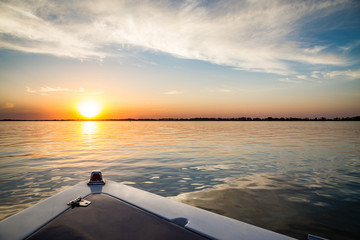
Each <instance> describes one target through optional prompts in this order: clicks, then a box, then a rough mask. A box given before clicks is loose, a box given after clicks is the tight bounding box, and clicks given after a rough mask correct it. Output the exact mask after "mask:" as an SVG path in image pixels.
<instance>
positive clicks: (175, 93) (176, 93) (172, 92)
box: [164, 90, 182, 95]
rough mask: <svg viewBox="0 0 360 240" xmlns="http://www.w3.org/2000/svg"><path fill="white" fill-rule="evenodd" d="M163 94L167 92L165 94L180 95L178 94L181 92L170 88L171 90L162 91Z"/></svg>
mask: <svg viewBox="0 0 360 240" xmlns="http://www.w3.org/2000/svg"><path fill="white" fill-rule="evenodd" d="M164 94H167V95H180V94H182V92H180V91H177V90H172V91H168V92H164Z"/></svg>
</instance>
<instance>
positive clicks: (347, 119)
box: [0, 116, 360, 122]
mask: <svg viewBox="0 0 360 240" xmlns="http://www.w3.org/2000/svg"><path fill="white" fill-rule="evenodd" d="M0 121H220V122H221V121H223V122H224V121H233V122H250V121H255V122H259V121H267V122H271V121H278V122H284V121H360V116H355V117H342V118H340V117H336V118H325V117H321V118H295V117H280V118H277V117H267V118H251V117H239V118H203V117H196V118H124V119H1V120H0Z"/></svg>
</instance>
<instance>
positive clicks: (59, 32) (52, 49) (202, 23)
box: [0, 0, 360, 119]
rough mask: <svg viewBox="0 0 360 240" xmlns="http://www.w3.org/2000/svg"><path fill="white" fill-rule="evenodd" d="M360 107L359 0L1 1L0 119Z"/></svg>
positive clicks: (313, 113) (347, 111) (328, 112)
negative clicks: (86, 104) (90, 109)
mask: <svg viewBox="0 0 360 240" xmlns="http://www.w3.org/2000/svg"><path fill="white" fill-rule="evenodd" d="M84 100H92V101H97V102H99V103H101V105H102V112H101V113H100V115H98V116H97V118H102V119H110V118H191V117H224V118H228V117H269V116H271V117H310V118H313V117H328V118H333V117H352V116H359V115H360V2H359V1H351V0H349V1H348V0H331V1H326V0H322V1H317V0H312V1H306V0H304V1H290V0H289V1H283V0H272V1H268V0H263V1H260V0H252V1H250V0H221V1H216V0H198V1H187V0H184V1H182V0H179V1H175V0H158V1H150V0H143V1H138V0H129V1H126V0H121V1H115V0H102V1H95V0H93V1H82V0H77V1H75V0H62V1H48V0H37V1H34V0H27V1H17V0H12V1H7V0H0V119H78V118H82V116H81V115H80V114H79V113H78V110H77V107H76V106H77V105H78V104H79V102H82V101H84Z"/></svg>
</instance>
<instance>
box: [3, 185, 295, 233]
mask: <svg viewBox="0 0 360 240" xmlns="http://www.w3.org/2000/svg"><path fill="white" fill-rule="evenodd" d="M95 193H103V194H108V195H110V196H113V197H115V198H117V199H120V200H122V201H125V202H127V203H129V204H131V205H134V206H136V207H138V208H141V209H143V210H145V211H147V212H150V213H153V214H155V215H157V216H160V217H162V218H164V219H167V220H169V221H171V220H173V219H177V218H185V219H187V220H188V223H187V224H186V225H185V228H186V229H189V230H191V231H194V232H197V233H199V234H201V235H204V236H207V237H209V238H210V239H223V240H234V239H241V240H255V239H264V240H265V239H266V240H272V239H273V240H290V239H294V238H291V237H288V236H285V235H281V234H279V233H275V232H272V231H269V230H266V229H263V228H260V227H256V226H253V225H250V224H247V223H243V222H240V221H237V220H234V219H231V218H228V217H225V216H221V215H218V214H215V213H212V212H209V211H206V210H203V209H200V208H196V207H193V206H190V205H186V204H184V203H180V202H177V201H175V200H171V199H168V198H165V197H162V196H159V195H155V194H152V193H149V192H146V191H143V190H140V189H137V188H133V187H130V186H127V185H124V184H121V183H117V182H113V181H109V180H107V181H106V184H105V185H88V184H87V182H85V181H84V182H81V183H79V184H77V185H75V186H73V187H71V188H69V189H67V190H65V191H63V192H60V193H58V194H56V195H54V196H52V197H50V198H48V199H46V200H44V201H42V202H39V203H37V204H35V205H34V206H32V207H30V208H28V209H25V210H24V211H21V212H19V213H17V214H15V215H13V216H10V217H9V218H7V219H4V220H3V221H1V222H0V239H4V240H6V239H14V240H15V239H24V238H26V237H28V236H29V235H30V234H32V233H34V232H35V231H36V230H38V229H39V228H41V227H42V226H44V225H45V224H47V223H48V222H50V221H51V220H52V219H54V218H56V217H57V216H58V215H60V214H61V213H63V212H64V211H65V210H67V209H69V206H68V205H67V203H68V202H69V201H70V200H72V199H74V198H76V197H78V196H81V197H86V196H87V195H89V194H95Z"/></svg>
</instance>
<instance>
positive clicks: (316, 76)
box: [278, 70, 360, 83]
mask: <svg viewBox="0 0 360 240" xmlns="http://www.w3.org/2000/svg"><path fill="white" fill-rule="evenodd" d="M356 79H360V70H343V71H313V72H311V73H310V74H309V75H297V76H295V77H293V78H279V79H278V80H279V81H280V82H287V83H304V82H317V83H324V82H329V81H353V80H356Z"/></svg>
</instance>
